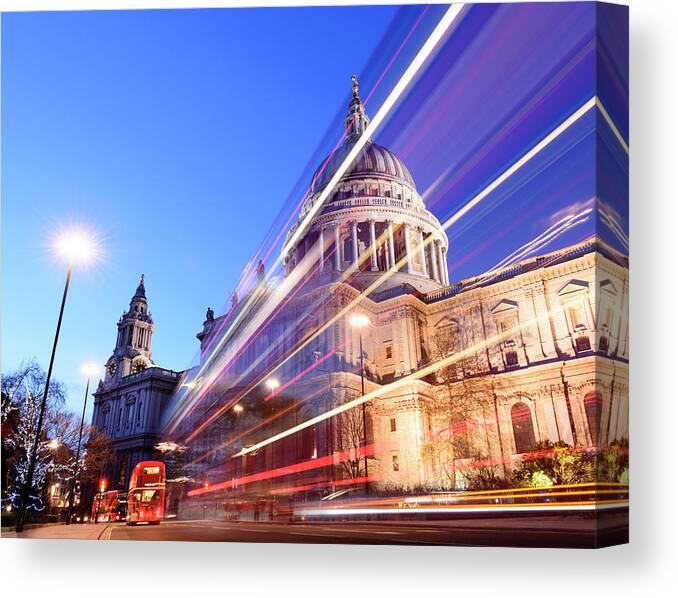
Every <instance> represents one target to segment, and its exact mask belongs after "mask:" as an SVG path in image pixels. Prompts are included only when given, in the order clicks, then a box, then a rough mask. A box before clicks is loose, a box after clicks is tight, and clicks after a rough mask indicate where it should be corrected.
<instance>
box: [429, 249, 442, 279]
mask: <svg viewBox="0 0 678 598" xmlns="http://www.w3.org/2000/svg"><path fill="white" fill-rule="evenodd" d="M430 248H431V265H432V266H433V280H435V281H437V282H440V278H438V241H437V240H434V241H433V243H431V245H430Z"/></svg>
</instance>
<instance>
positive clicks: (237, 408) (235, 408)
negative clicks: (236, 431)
mask: <svg viewBox="0 0 678 598" xmlns="http://www.w3.org/2000/svg"><path fill="white" fill-rule="evenodd" d="M242 410H243V406H242V405H241V404H240V403H236V404H235V405H233V411H234V412H235V413H242Z"/></svg>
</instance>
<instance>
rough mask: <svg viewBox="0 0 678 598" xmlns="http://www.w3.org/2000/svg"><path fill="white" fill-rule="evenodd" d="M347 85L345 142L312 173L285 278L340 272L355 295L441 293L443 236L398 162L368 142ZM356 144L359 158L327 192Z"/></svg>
mask: <svg viewBox="0 0 678 598" xmlns="http://www.w3.org/2000/svg"><path fill="white" fill-rule="evenodd" d="M352 79H353V97H352V99H351V101H350V103H349V106H348V114H347V115H346V119H345V121H344V125H345V136H344V137H345V139H344V142H343V143H342V144H341V145H340V146H339V147H337V148H336V150H335V151H334V152H332V154H330V155H329V156H328V157H327V158H325V159H324V160H323V161H322V163H321V164H320V166H319V167H318V168H317V169H316V171H315V173H314V175H313V178H312V180H311V185H310V189H309V192H308V194H307V195H306V198H305V201H304V203H303V205H302V207H301V209H300V211H299V218H298V219H297V222H296V223H295V224H294V225H292V227H291V228H290V229H289V230H288V231H287V236H286V238H285V244H284V246H283V250H282V253H283V258H282V259H283V263H284V264H285V274H286V275H290V274H291V273H292V272H295V271H296V272H297V275H300V273H301V272H308V271H309V270H312V271H314V272H315V273H316V274H317V276H316V278H317V280H318V282H319V283H320V284H323V281H328V280H330V281H331V280H334V278H336V276H337V275H338V274H339V273H340V272H344V273H346V274H342V275H341V276H342V278H343V279H347V280H348V279H350V284H352V285H353V286H355V287H356V288H367V287H368V286H370V285H372V284H373V283H374V282H375V281H376V283H377V285H378V289H379V290H387V289H389V288H394V287H403V285H405V286H407V287H408V288H414V289H416V290H418V291H420V292H429V291H432V290H435V289H439V288H441V287H444V286H446V285H447V284H449V278H448V272H447V263H446V254H447V248H448V239H447V235H446V234H445V230H444V229H443V227H442V226H441V225H440V222H439V221H438V219H437V218H436V217H435V216H434V215H433V214H432V213H431V212H429V211H428V210H427V208H426V205H425V204H424V201H423V199H422V198H421V196H420V195H419V193H418V192H417V187H416V184H415V182H414V179H413V178H412V175H411V174H410V171H409V170H408V169H407V167H406V166H405V165H404V164H403V163H402V161H401V160H400V158H399V157H398V156H397V155H396V154H395V153H394V152H392V151H391V150H390V149H388V148H386V147H384V146H382V145H379V144H378V143H374V142H373V141H372V139H370V138H369V137H366V136H367V134H368V133H367V132H368V128H369V122H370V119H369V117H368V116H367V114H366V113H365V106H364V105H363V103H362V101H361V100H360V96H359V95H358V81H357V79H356V78H355V76H354V77H352ZM362 142H364V143H362ZM357 143H361V145H362V147H361V149H360V151H359V152H357V155H356V156H355V158H354V159H353V162H352V163H351V164H350V165H348V166H347V167H346V170H345V171H344V172H343V174H342V175H341V177H340V178H339V180H338V181H336V183H335V184H333V185H332V187H331V188H330V182H331V181H332V179H333V178H334V177H335V176H336V173H337V172H338V171H339V169H340V168H341V167H342V166H343V165H344V164H345V163H346V164H347V158H348V156H349V154H350V153H351V151H352V150H353V149H354V148H355V147H356V144H357ZM302 263H303V264H305V265H304V266H303V268H301V269H300V270H297V265H298V264H302ZM384 273H387V274H386V275H385V274H384ZM333 277H334V278H333Z"/></svg>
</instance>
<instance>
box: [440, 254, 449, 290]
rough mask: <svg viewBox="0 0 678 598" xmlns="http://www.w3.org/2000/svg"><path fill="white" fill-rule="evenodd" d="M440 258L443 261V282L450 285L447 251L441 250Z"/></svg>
mask: <svg viewBox="0 0 678 598" xmlns="http://www.w3.org/2000/svg"><path fill="white" fill-rule="evenodd" d="M440 257H441V259H442V262H443V263H442V269H443V282H444V283H445V284H450V274H449V272H448V271H447V249H445V248H444V247H441V248H440Z"/></svg>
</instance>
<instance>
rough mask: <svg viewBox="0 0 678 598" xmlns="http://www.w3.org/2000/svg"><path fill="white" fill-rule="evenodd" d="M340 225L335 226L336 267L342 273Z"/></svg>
mask: <svg viewBox="0 0 678 598" xmlns="http://www.w3.org/2000/svg"><path fill="white" fill-rule="evenodd" d="M339 233H340V230H339V223H338V222H337V224H335V226H334V267H335V269H336V270H337V272H341V240H340V238H339Z"/></svg>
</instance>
